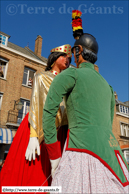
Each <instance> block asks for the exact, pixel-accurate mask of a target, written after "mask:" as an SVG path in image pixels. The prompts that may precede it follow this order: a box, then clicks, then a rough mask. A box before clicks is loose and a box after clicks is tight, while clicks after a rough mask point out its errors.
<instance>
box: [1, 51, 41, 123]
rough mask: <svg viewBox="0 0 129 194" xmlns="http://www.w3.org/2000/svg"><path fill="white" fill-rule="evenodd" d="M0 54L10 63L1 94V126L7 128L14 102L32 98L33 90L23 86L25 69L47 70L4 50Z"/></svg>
mask: <svg viewBox="0 0 129 194" xmlns="http://www.w3.org/2000/svg"><path fill="white" fill-rule="evenodd" d="M0 53H1V57H2V58H4V59H7V60H8V61H9V62H8V69H7V75H6V79H1V78H0V92H3V99H2V106H1V115H0V116H1V119H0V125H2V126H5V125H6V122H7V116H8V111H9V110H12V109H13V107H14V100H18V99H20V98H21V97H22V98H26V99H30V97H31V91H32V89H31V88H29V87H26V86H22V81H23V73H24V67H25V66H26V67H29V68H32V69H34V70H36V72H40V71H43V70H44V69H45V66H43V65H41V64H39V63H35V62H33V61H31V60H28V59H25V58H24V57H22V56H19V55H17V54H14V53H11V52H9V51H6V50H4V49H2V48H1V49H0Z"/></svg>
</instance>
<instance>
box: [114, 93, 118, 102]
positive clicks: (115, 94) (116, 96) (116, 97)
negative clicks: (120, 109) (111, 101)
mask: <svg viewBox="0 0 129 194" xmlns="http://www.w3.org/2000/svg"><path fill="white" fill-rule="evenodd" d="M114 96H115V99H116V100H118V95H117V93H116V92H115V91H114Z"/></svg>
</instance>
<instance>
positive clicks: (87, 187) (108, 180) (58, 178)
mask: <svg viewBox="0 0 129 194" xmlns="http://www.w3.org/2000/svg"><path fill="white" fill-rule="evenodd" d="M118 158H119V160H120V163H122V160H121V158H120V157H119V156H118ZM123 165H124V164H122V167H123V169H124V172H125V175H126V177H127V178H129V176H128V170H127V168H126V167H124V166H123ZM52 186H62V193H128V191H129V186H126V187H123V185H122V184H121V183H120V182H119V181H118V180H117V178H116V177H115V176H114V175H113V174H112V173H111V172H110V171H109V170H108V168H107V167H105V166H104V165H103V164H102V163H101V162H100V161H99V160H98V159H97V158H95V157H93V156H91V155H89V154H87V153H82V152H75V151H64V153H63V156H62V159H61V161H60V163H59V166H58V168H57V170H56V172H55V175H54V177H53V181H52Z"/></svg>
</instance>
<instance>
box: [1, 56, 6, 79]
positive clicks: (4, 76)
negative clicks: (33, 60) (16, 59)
mask: <svg viewBox="0 0 129 194" xmlns="http://www.w3.org/2000/svg"><path fill="white" fill-rule="evenodd" d="M7 66H8V61H7V60H6V59H3V58H0V77H2V78H4V79H5V78H6V74H7Z"/></svg>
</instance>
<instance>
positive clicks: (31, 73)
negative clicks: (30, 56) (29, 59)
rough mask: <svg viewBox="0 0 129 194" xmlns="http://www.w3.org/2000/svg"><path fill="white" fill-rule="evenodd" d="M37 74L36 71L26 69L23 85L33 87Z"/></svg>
mask: <svg viewBox="0 0 129 194" xmlns="http://www.w3.org/2000/svg"><path fill="white" fill-rule="evenodd" d="M35 72H36V71H35V70H33V69H30V68H28V67H25V68H24V75H23V82H22V84H24V85H26V86H30V87H32V80H33V77H34V75H35Z"/></svg>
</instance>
